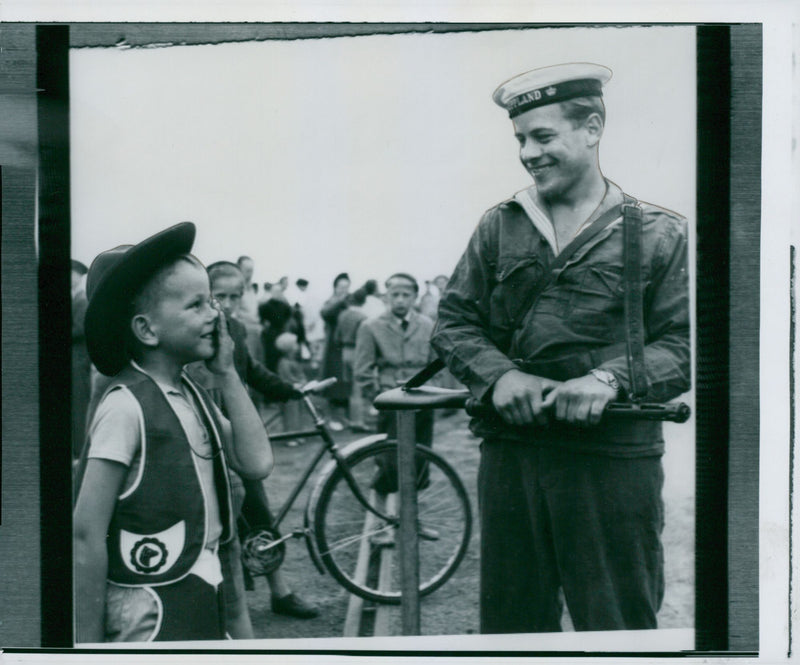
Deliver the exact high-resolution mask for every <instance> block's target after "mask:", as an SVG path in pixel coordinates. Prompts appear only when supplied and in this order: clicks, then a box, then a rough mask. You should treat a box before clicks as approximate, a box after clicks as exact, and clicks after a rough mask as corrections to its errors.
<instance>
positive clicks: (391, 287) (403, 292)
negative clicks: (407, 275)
mask: <svg viewBox="0 0 800 665" xmlns="http://www.w3.org/2000/svg"><path fill="white" fill-rule="evenodd" d="M416 300H417V291H416V289H415V288H414V285H413V284H411V282H409V281H408V280H406V279H402V278H400V277H396V278H394V279H392V280H391V281H390V282H389V283H388V284H387V285H386V301H387V302H388V303H389V309H390V310H391V311H392V314H394V315H395V316H396V317H397V318H398V319H402V318H405V316H406V314H408V312H409V311H410V310H411V307H412V306H413V305H414V303H415V302H416Z"/></svg>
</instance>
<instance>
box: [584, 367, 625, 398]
mask: <svg viewBox="0 0 800 665" xmlns="http://www.w3.org/2000/svg"><path fill="white" fill-rule="evenodd" d="M589 374H591V375H592V376H593V377H594V378H595V379H597V380H598V381H600V382H601V383H605V384H606V385H607V386H608V387H609V388H612V389H613V390H615V391H616V392H617V394H619V381H617V377H616V376H614V374H613V373H612V372H609V371H608V370H607V369H590V370H589Z"/></svg>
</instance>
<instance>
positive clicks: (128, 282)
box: [85, 222, 196, 376]
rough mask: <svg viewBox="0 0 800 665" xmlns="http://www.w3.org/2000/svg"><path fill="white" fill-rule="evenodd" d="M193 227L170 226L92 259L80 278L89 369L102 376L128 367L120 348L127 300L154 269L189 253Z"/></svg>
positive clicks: (182, 225) (125, 324) (126, 354)
mask: <svg viewBox="0 0 800 665" xmlns="http://www.w3.org/2000/svg"><path fill="white" fill-rule="evenodd" d="M195 232H196V229H195V225H194V224H192V223H191V222H182V223H180V224H176V225H175V226H172V227H170V228H168V229H166V230H164V231H161V232H159V233H156V234H155V235H153V236H150V237H149V238H147V240H143V241H142V242H140V243H139V244H138V245H120V246H119V247H115V248H114V249H109V250H108V251H105V252H102V253H101V254H98V256H97V257H96V258H95V260H94V261H93V262H92V265H91V266H90V267H89V274H88V275H87V277H86V295H87V297H88V299H89V306H88V307H87V309H86V319H85V322H86V347H87V349H88V351H89V357H90V358H91V359H92V362H93V363H94V365H95V367H97V369H98V370H99V371H100V372H102V373H103V374H106V375H108V376H113V375H114V374H116V373H117V372H119V371H120V370H121V369H122V368H123V367H124V366H125V365H126V363H127V362H128V360H129V355H128V350H127V348H126V345H125V340H126V339H127V334H126V327H127V326H128V324H129V321H128V318H127V317H128V316H129V315H130V313H131V311H130V306H131V302H132V301H133V297H134V296H135V295H136V293H137V292H138V291H139V289H140V288H141V287H142V286H143V285H144V283H145V282H146V281H147V280H148V279H149V278H150V277H152V276H153V275H154V274H155V273H156V272H157V271H158V270H159V269H160V268H162V267H164V266H166V265H168V264H169V263H171V262H172V261H173V260H175V259H177V258H178V257H179V256H181V255H183V254H188V253H189V252H190V251H191V249H192V244H193V243H194V236H195Z"/></svg>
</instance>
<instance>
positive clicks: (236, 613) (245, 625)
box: [187, 261, 319, 639]
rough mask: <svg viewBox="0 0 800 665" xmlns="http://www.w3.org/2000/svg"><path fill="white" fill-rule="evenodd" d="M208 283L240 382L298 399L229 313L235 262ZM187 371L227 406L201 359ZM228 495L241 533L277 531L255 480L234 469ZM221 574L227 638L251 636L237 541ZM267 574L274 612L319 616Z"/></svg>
mask: <svg viewBox="0 0 800 665" xmlns="http://www.w3.org/2000/svg"><path fill="white" fill-rule="evenodd" d="M207 271H208V277H209V280H210V282H211V295H212V297H213V298H214V299H216V301H217V302H219V304H220V306H221V307H222V311H223V312H224V313H225V316H226V320H227V323H228V330H229V332H230V336H231V339H233V343H234V350H233V363H234V366H235V367H236V371H237V372H238V374H239V377H240V378H241V379H242V381H243V382H244V383H245V385H247V386H249V387H250V388H253V389H254V390H255V391H257V392H258V393H259V394H261V395H262V396H263V397H264V398H265V399H266V400H267V401H277V402H287V401H288V400H291V399H293V398H296V397H299V395H300V393H298V392H297V390H295V388H294V387H293V386H292V384H291V383H289V382H285V381H283V380H281V379H280V378H279V377H278V376H277V375H276V374H273V373H272V372H270V371H269V370H268V369H267V368H266V367H264V366H263V365H262V364H261V363H259V362H257V361H255V360H253V358H252V356H251V355H250V350H249V349H248V347H247V330H246V329H245V327H244V325H243V324H242V323H240V322H239V321H237V320H236V319H235V318H234V317H235V314H236V312H237V310H238V308H239V304H240V303H241V299H242V295H243V294H244V288H245V286H244V275H243V274H242V272H241V270H240V269H239V266H237V265H236V264H235V263H231V262H229V261H217V262H215V263H212V264H211V265H210V266H208V268H207ZM187 370H188V371H189V374H190V376H191V377H192V378H193V379H195V380H196V381H197V382H198V383H200V384H201V385H202V386H203V387H204V388H206V390H208V392H209V394H210V395H211V397H212V399H214V401H215V402H216V403H217V405H218V406H220V407H221V408H222V411H223V413H224V412H225V411H226V408H227V405H226V403H225V401H224V399H223V396H222V395H221V394H219V391H218V390H217V389H216V388H215V385H214V384H215V383H216V379H215V377H214V375H212V374H210V372H208V370H207V369H206V368H205V365H204V364H203V363H192V364H191V365H190V366H189V367H188V368H187ZM230 480H231V487H232V495H233V502H234V517H235V518H237V519H238V521H239V522H242V520H241V515H242V513H243V514H244V522H243V523H242V527H243V528H242V533H240V536H242V537H243V536H244V535H245V533H244V532H245V529H246V528H247V527H248V525H249V526H250V527H259V528H260V527H264V528H267V529H269V530H271V531H273V532H277V531H276V530H275V528H274V526H273V524H274V518H273V516H272V513H271V512H270V510H269V503H268V501H267V496H266V493H265V492H264V487H263V485H262V483H261V481H260V480H244V481H242V480H240V479H239V478H238V476H237V475H236V474H235V473H232V474H230ZM220 560H221V561H222V573H223V577H224V588H225V604H226V617H227V620H228V628H229V631H228V632H229V633H230V635H231V637H233V638H234V639H250V638H253V637H254V635H253V628H252V625H251V622H250V615H249V612H248V609H247V598H246V594H245V580H246V579H247V581H248V582H250V586H248V587H247V588H252V579H251V578H249V577H245V573H244V571H243V570H242V565H241V548H240V546H239V540H238V539H232V540H231V541H230V542H228V543H226V544H225V545H224V546H223V547H221V548H220ZM266 577H267V582H268V584H269V587H270V591H271V593H272V609H273V611H274V612H276V613H277V614H285V615H289V616H293V617H296V618H301V619H310V618H313V617H315V616H317V615H318V614H319V611H318V610H317V608H316V607H314V606H313V605H311V604H309V603H308V602H306V601H305V600H303V599H302V598H301V597H300V596H298V595H297V594H295V593H292V590H291V588H290V587H289V585H288V583H287V581H286V580H285V579H284V577H283V573H282V572H281V571H280V569H278V570H275V571H273V572H272V573H270V574H269V575H267V576H266Z"/></svg>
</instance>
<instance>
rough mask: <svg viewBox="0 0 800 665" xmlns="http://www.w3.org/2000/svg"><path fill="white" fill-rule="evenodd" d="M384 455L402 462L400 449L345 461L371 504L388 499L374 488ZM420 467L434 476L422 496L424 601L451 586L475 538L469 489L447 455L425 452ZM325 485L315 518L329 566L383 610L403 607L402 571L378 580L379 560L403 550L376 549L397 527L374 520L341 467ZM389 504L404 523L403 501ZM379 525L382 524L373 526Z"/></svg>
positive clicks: (384, 448)
mask: <svg viewBox="0 0 800 665" xmlns="http://www.w3.org/2000/svg"><path fill="white" fill-rule="evenodd" d="M382 455H383V456H385V455H390V456H392V457H391V459H396V456H397V442H396V441H391V440H388V441H382V442H378V443H373V444H370V445H368V446H366V447H364V448H361V449H356V450H354V451H352V453H350V454H348V455H346V456H345V458H344V463H345V464H347V467H348V468H349V469H350V472H351V473H352V474H353V476H354V478H355V480H356V482H357V483H358V485H359V487H361V489H362V491H363V492H364V494H365V496H367V497H368V498H369V500H370V501H374V500H377V499H380V498H381V497H383V496H386V495H376V493H375V492H374V490H371V489H370V485H371V482H372V480H373V479H374V477H375V474H376V471H377V469H378V463H377V461H376V459H378V458H379V456H382ZM417 464H418V468H419V469H420V473H421V475H422V474H424V470H426V471H427V479H426V480H425V481H424V487H420V489H419V490H418V493H417V501H418V523H419V525H420V527H421V530H420V534H421V535H419V540H418V543H419V566H420V595H421V596H424V595H427V594H429V593H432V592H433V591H435V590H436V589H438V588H439V587H441V586H442V585H443V584H444V583H445V582H447V580H448V579H450V577H451V576H452V575H453V573H454V572H455V571H456V569H457V568H458V566H459V564H460V563H461V561H462V560H463V558H464V556H465V555H466V552H467V548H468V546H469V541H470V536H471V534H472V510H471V508H470V503H469V498H468V496H467V491H466V489H465V488H464V484H463V482H462V481H461V479H460V478H459V476H458V474H457V473H456V471H455V470H454V469H453V467H452V466H450V464H449V463H448V462H447V461H445V460H444V459H443V458H442V457H441V456H440V455H438V454H436V453H434V452H433V451H432V450H431V449H430V448H427V447H425V446H420V445H417ZM322 482H323V484H322V485H321V487H320V490H319V493H318V498H317V501H316V504H315V505H314V506H313V507H312V513H313V526H314V530H313V536H314V539H315V544H316V547H317V552H318V553H319V556H320V559H321V561H322V563H323V565H324V566H325V568H326V569H327V570H328V571H329V572H330V574H331V575H332V576H333V577H334V578H335V579H336V580H337V581H338V582H339V583H340V584H341V585H342V586H343V587H345V588H346V589H347V590H348V591H350V592H352V593H354V594H356V595H357V596H360V597H361V598H364V599H367V600H372V601H375V602H378V603H385V604H399V603H400V601H401V586H400V573H399V566H398V565H396V564H395V565H392V564H389V566H388V568H389V570H388V573H387V571H386V569H385V568H386V567H384V572H383V578H382V579H379V578H380V575H377V574H376V568H377V567H378V566H379V563H378V562H379V560H380V559H381V557H384V558H385V556H386V555H384V554H382V553H383V552H385V551H387V550H388V551H389V557H392V556H393V553H392V551H393V550H395V549H396V548H395V547H387V546H386V545H385V544H384V545H376V544H374V542H373V541H374V538H375V534H378V533H381V532H389V533H391V532H394V531H396V527H395V526H392V525H390V524H387V523H385V522H383V521H382V520H380V518H376V517H374V516H373V515H372V513H371V512H369V511H368V510H367V509H366V508H365V507H364V506H363V505H362V504H361V503H360V502H359V501H358V499H357V498H356V497H355V495H354V494H353V492H352V490H351V489H350V487H349V486H348V484H347V481H346V479H345V476H344V473H343V472H342V470H341V469H340V468H339V467H335V468H334V469H333V471H332V473H330V474H329V475H328V476H327V478H325V479H324V480H323V481H322ZM388 497H389V498H388V501H389V502H391V501H392V499H394V503H395V507H394V508H393V509H390V511H387V512H390V514H392V515H393V516H397V514H398V509H399V502H398V501H397V495H396V494H390V495H388ZM373 505H376V504H373ZM373 519H374V520H375V522H376V523H375V524H374V526H369V524H370V521H371V520H373ZM422 534H424V535H422ZM395 535H396V534H395ZM359 560H361V564H360V566H359Z"/></svg>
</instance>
